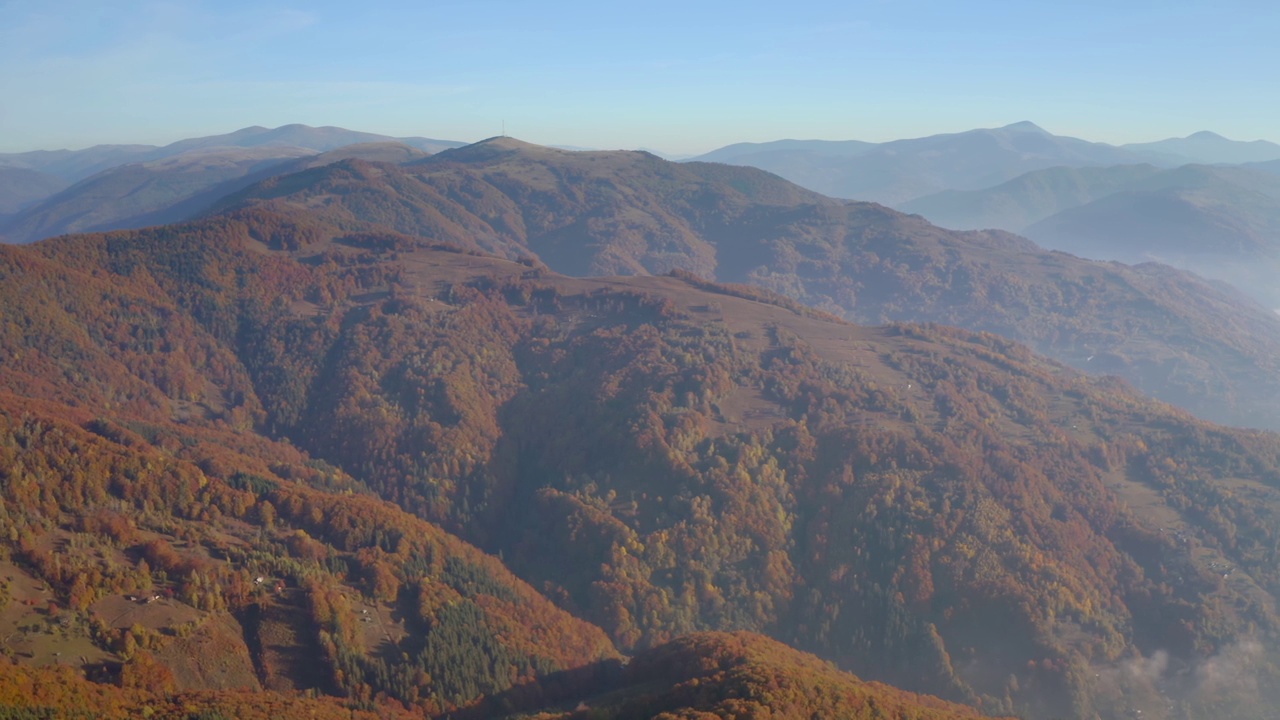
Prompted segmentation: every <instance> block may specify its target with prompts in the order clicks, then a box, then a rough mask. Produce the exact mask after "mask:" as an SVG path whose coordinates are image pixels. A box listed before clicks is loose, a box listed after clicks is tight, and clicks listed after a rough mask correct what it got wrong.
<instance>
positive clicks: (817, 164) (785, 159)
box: [695, 122, 1145, 205]
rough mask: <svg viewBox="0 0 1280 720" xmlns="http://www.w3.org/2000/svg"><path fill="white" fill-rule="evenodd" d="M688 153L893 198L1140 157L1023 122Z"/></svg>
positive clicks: (828, 190) (814, 184)
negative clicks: (872, 139)
mask: <svg viewBox="0 0 1280 720" xmlns="http://www.w3.org/2000/svg"><path fill="white" fill-rule="evenodd" d="M695 160H710V161H724V162H730V163H733V164H735V165H750V166H753V167H758V168H761V169H763V170H767V171H769V172H773V173H777V174H778V175H780V176H782V177H784V178H786V179H788V180H790V181H792V182H794V183H796V184H798V185H801V186H803V187H806V188H809V189H811V190H814V191H816V192H820V193H823V194H824V195H829V196H831V197H840V198H853V199H856V200H865V201H873V202H880V203H885V204H888V205H897V204H900V203H904V202H907V201H909V200H913V199H915V198H919V197H923V196H925V195H929V194H932V193H936V192H940V191H943V190H975V189H979V188H983V187H990V186H992V185H998V184H1000V183H1002V182H1005V181H1007V180H1010V179H1012V178H1014V177H1017V176H1018V175H1021V174H1023V173H1025V172H1028V171H1030V170H1037V169H1041V168H1047V167H1053V166H1057V165H1068V166H1072V167H1085V166H1095V165H1118V164H1125V163H1135V162H1144V161H1145V158H1141V157H1139V156H1137V155H1135V154H1134V153H1131V152H1129V151H1126V150H1124V149H1121V148H1116V147H1113V146H1110V145H1105V144H1102V143H1091V142H1086V141H1084V140H1078V139H1076V138H1069V137H1061V136H1056V135H1052V134H1050V133H1048V132H1046V131H1044V130H1043V129H1041V128H1039V127H1037V126H1036V125H1034V124H1032V123H1029V122H1021V123H1015V124H1013V125H1008V126H1005V127H1002V128H993V129H980V130H970V131H967V132H962V133H951V134H944V135H933V136H930V137H925V138H914V139H909V140H894V141H892V142H886V143H881V144H878V145H875V146H874V147H870V148H865V147H861V146H856V145H855V146H852V147H849V146H846V145H842V144H839V143H833V144H828V145H819V144H813V143H808V144H803V145H800V146H798V147H793V146H791V145H789V144H782V145H780V146H775V147H771V146H770V145H769V144H765V145H763V146H761V147H760V150H759V151H756V152H742V151H738V150H735V151H729V150H728V149H723V150H717V151H714V152H712V153H708V154H707V155H704V156H700V157H698V158H695Z"/></svg>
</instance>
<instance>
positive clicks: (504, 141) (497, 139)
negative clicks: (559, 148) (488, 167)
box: [473, 135, 551, 150]
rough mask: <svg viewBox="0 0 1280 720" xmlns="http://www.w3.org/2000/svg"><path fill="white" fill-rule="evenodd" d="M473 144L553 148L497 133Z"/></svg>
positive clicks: (510, 147)
mask: <svg viewBox="0 0 1280 720" xmlns="http://www.w3.org/2000/svg"><path fill="white" fill-rule="evenodd" d="M473 146H474V147H480V146H483V147H491V148H503V149H507V150H521V149H532V148H540V149H551V148H547V147H546V146H545V145H535V144H534V143H531V142H525V141H524V140H518V139H516V138H513V137H511V136H510V135H495V136H493V137H491V138H485V139H484V140H481V141H480V142H478V143H475V144H474V145H473Z"/></svg>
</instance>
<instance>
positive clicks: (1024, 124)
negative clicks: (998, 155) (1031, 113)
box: [1000, 120, 1049, 135]
mask: <svg viewBox="0 0 1280 720" xmlns="http://www.w3.org/2000/svg"><path fill="white" fill-rule="evenodd" d="M1000 129H1001V130H1012V131H1014V132H1033V133H1039V134H1041V135H1048V134H1049V131H1048V130H1045V129H1044V128H1042V127H1040V126H1039V125H1037V124H1035V123H1033V122H1031V121H1030V120H1023V121H1021V122H1016V123H1013V124H1012V125H1005V126H1004V127H1002V128H1000Z"/></svg>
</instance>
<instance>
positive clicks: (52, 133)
mask: <svg viewBox="0 0 1280 720" xmlns="http://www.w3.org/2000/svg"><path fill="white" fill-rule="evenodd" d="M1277 37H1280V3H1275V2H1270V1H1268V2H1262V1H1255V0H1250V1H1243V0H1214V1H1213V2H1209V1H1203V0H1160V1H1154V0H1110V1H1109V2H1098V1H1095V0H1074V1H1072V2H1060V1H1058V0H1047V1H1044V2H1041V1H1030V0H1018V1H1016V2H1014V1H1006V0H966V1H964V2H950V1H945V2H944V1H941V0H843V1H841V2H805V1H804V0H794V1H793V2H788V3H783V2H776V0H775V1H774V2H751V1H747V0H734V1H733V2H720V1H719V0H716V1H708V2H701V1H699V0H683V1H680V2H671V1H668V0H651V1H650V2H645V3H611V2H607V1H606V2H602V1H601V0H591V1H589V2H588V1H582V2H579V1H577V0H573V1H566V0H540V1H539V2H532V1H522V2H515V1H511V0H467V1H466V2H435V1H432V0H418V1H416V2H379V1H378V0H362V1H360V2H351V1H350V0H343V1H342V2H309V3H303V2H288V1H282V2H274V1H273V0H265V1H255V2H241V1H239V0H211V1H208V2H205V1H202V0H191V1H189V2H183V1H178V0H169V1H163V2H155V1H150V0H119V1H115V0H0V152H18V151H25V150H32V149H54V148H71V149H77V148H82V147H87V146H90V145H94V144H99V143H146V144H164V143H168V142H172V141H175V140H179V139H182V138H187V137H197V136H202V135H212V134H221V133H226V132H230V131H233V130H236V129H239V128H241V127H246V126H249V125H262V126H267V127H276V126H279V125H284V124H289V123H304V124H307V125H317V126H319V125H337V126H340V127H346V128H349V129H353V130H363V131H366V132H377V133H383V134H388V135H395V136H409V135H412V136H424V137H432V138H438V139H448V140H460V141H475V140H480V139H483V138H486V137H491V136H493V135H498V134H501V133H502V132H503V130H504V129H505V131H506V133H507V134H509V135H512V136H514V137H518V138H521V139H523V140H527V141H530V142H535V143H541V144H556V145H570V146H581V147H593V148H604V149H614V148H626V149H634V148H650V149H656V150H660V151H664V152H668V153H677V154H689V153H699V152H704V151H708V150H711V149H714V148H716V147H720V146H723V145H727V144H730V143H734V142H743V141H754V142H761V141H768V140H777V139H782V138H822V139H829V140H846V139H857V140H867V141H884V140H891V139H897V138H903V137H919V136H923V135H931V134H935V133H942V132H959V131H963V130H968V129H971V128H975V127H998V126H1002V125H1007V124H1009V123H1012V122H1017V121H1021V120H1031V121H1033V122H1035V123H1037V124H1039V125H1041V126H1042V127H1044V128H1045V129H1047V130H1049V131H1050V132H1053V133H1055V134H1060V135H1073V136H1076V137H1083V138H1085V139H1088V140H1095V141H1103V142H1112V143H1123V142H1141V141H1147V140H1158V139H1162V138H1166V137H1175V136H1185V135H1188V134H1190V133H1192V132H1196V131H1199V130H1212V131H1215V132H1218V133H1220V134H1223V135H1225V136H1227V137H1230V138H1233V139H1240V140H1253V139H1258V138H1268V139H1274V140H1280V128H1277V127H1276V123H1277V121H1278V120H1280V91H1278V89H1280V42H1277V41H1276V38H1277Z"/></svg>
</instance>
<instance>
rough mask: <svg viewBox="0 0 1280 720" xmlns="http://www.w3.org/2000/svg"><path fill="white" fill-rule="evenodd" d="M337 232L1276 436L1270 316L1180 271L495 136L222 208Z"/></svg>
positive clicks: (311, 174) (704, 170)
mask: <svg viewBox="0 0 1280 720" xmlns="http://www.w3.org/2000/svg"><path fill="white" fill-rule="evenodd" d="M249 208H263V209H267V208H269V209H271V211H272V212H276V213H282V214H285V215H288V216H290V217H296V218H297V222H298V223H300V224H305V223H307V222H312V221H316V220H319V221H322V222H325V223H329V224H332V225H335V226H337V227H340V228H342V229H344V230H345V231H348V232H354V231H373V230H377V229H379V228H382V229H388V228H389V229H392V230H395V231H397V232H402V233H406V234H411V235H421V236H424V237H429V238H433V239H435V240H438V241H442V242H449V243H453V244H456V245H458V246H460V247H466V248H469V249H472V250H475V251H480V252H486V253H496V254H499V255H503V256H505V257H508V258H513V259H514V258H519V257H524V256H533V257H536V258H538V259H540V260H541V261H542V262H545V263H547V264H548V265H549V266H550V267H551V268H553V269H555V270H557V271H560V272H564V273H568V274H573V275H599V274H660V273H664V272H667V271H669V270H671V269H673V268H680V269H685V270H690V271H692V272H694V273H697V274H699V275H701V276H703V277H713V278H716V279H718V280H721V281H727V282H746V283H751V284H755V285H759V286H763V287H765V288H768V289H769V290H772V291H774V292H777V293H781V294H784V295H787V296H789V297H792V298H794V299H796V300H799V301H801V302H804V303H806V304H809V305H812V306H815V307H819V308H822V309H824V310H827V311H829V312H836V313H839V314H841V315H843V316H844V317H847V318H849V319H852V320H856V321H859V322H871V323H883V322H888V321H895V320H904V321H933V322H943V323H947V324H953V325H960V326H963V327H968V328H971V329H975V330H982V331H989V332H996V333H1000V334H1002V335H1005V336H1007V337H1011V338H1014V339H1016V340H1019V341H1022V342H1026V343H1028V344H1030V345H1031V346H1032V347H1033V348H1035V349H1036V350H1038V351H1040V352H1044V353H1046V354H1049V355H1051V356H1053V357H1056V358H1058V359H1060V360H1062V361H1064V362H1067V363H1069V364H1072V365H1074V366H1076V367H1078V368H1081V369H1086V370H1090V371H1093V372H1107V373H1115V374H1120V375H1122V376H1124V377H1127V378H1129V379H1130V380H1131V381H1133V382H1134V383H1135V384H1137V385H1139V387H1142V388H1143V389H1144V390H1145V391H1147V392H1150V393H1153V394H1154V395H1156V396H1157V397H1161V398H1164V399H1166V400H1169V401H1171V402H1175V403H1177V404H1179V405H1182V406H1183V407H1187V408H1190V409H1192V410H1193V411H1194V412H1197V413H1200V414H1201V415H1202V416H1204V417H1207V418H1210V419H1215V420H1220V421H1224V422H1231V423H1236V424H1247V425H1254V426H1264V427H1280V417H1278V416H1277V415H1276V414H1275V407H1276V406H1275V399H1276V398H1280V385H1278V384H1277V380H1276V378H1277V377H1280V373H1278V372H1277V370H1278V368H1277V366H1276V362H1277V360H1276V358H1277V357H1280V319H1277V318H1276V317H1275V316H1274V315H1273V314H1272V313H1270V312H1268V311H1267V310H1266V309H1265V308H1262V307H1260V306H1257V305H1254V304H1252V303H1250V302H1248V301H1245V300H1242V299H1241V298H1239V297H1238V296H1236V295H1234V294H1231V293H1229V292H1224V291H1221V290H1217V289H1215V288H1212V287H1210V286H1208V285H1207V284H1205V283H1204V282H1202V281H1200V280H1197V279H1195V278H1193V277H1191V276H1188V275H1183V274H1180V273H1175V272H1166V271H1163V270H1160V269H1158V268H1155V267H1145V268H1125V267H1121V266H1115V265H1107V264H1103V263H1094V262H1088V261H1084V260H1080V259H1077V258H1072V257H1069V256H1066V255H1062V254H1054V253H1049V252H1046V251H1043V250H1041V249H1040V248H1038V247H1036V246H1034V245H1033V244H1031V243H1030V242H1028V241H1026V240H1023V239H1021V238H1017V237H1015V236H1012V235H1008V234H1004V233H998V232H988V233H957V232H950V231H946V230H942V229H940V228H937V227H934V226H932V225H929V224H928V223H927V222H925V221H923V220H921V219H919V218H912V217H908V216H905V215H901V214H899V213H896V212H893V211H891V210H888V209H886V208H883V207H879V206H874V205H870V204H863V203H847V202H841V201H836V200H831V199H828V198H824V197H822V196H819V195H817V194H814V193H810V192H807V191H804V190H802V189H800V188H798V187H796V186H794V185H791V184H789V183H786V182H783V181H781V180H780V179H778V178H777V177H775V176H771V175H768V174H767V173H764V172H761V171H758V170H754V169H750V168H736V167H732V166H726V165H718V164H708V163H682V164H672V163H668V162H665V161H662V160H660V159H658V158H656V157H654V156H652V155H648V154H644V153H569V152H566V151H559V150H552V149H548V148H537V147H536V146H528V145H526V144H522V143H519V142H518V141H515V140H511V139H496V140H493V141H488V142H485V143H480V144H477V145H473V146H469V147H467V148H462V149H459V150H453V151H448V152H444V153H441V154H439V155H438V156H433V157H432V158H429V159H427V160H424V161H421V162H420V163H418V164H414V165H410V166H406V167H403V168H395V167H391V166H376V165H368V164H361V163H339V164H336V165H333V166H331V167H328V168H323V169H317V170H311V171H307V172H304V173H299V174H296V175H290V176H283V177H279V178H276V179H273V180H271V181H268V182H265V183H262V184H260V185H257V186H255V187H251V188H248V189H246V190H245V191H243V192H241V193H238V194H236V195H233V196H230V197H228V198H227V199H225V200H224V201H223V203H222V204H221V205H220V206H218V208H217V211H218V212H225V213H231V214H235V213H236V212H242V211H244V210H245V209H249Z"/></svg>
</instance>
